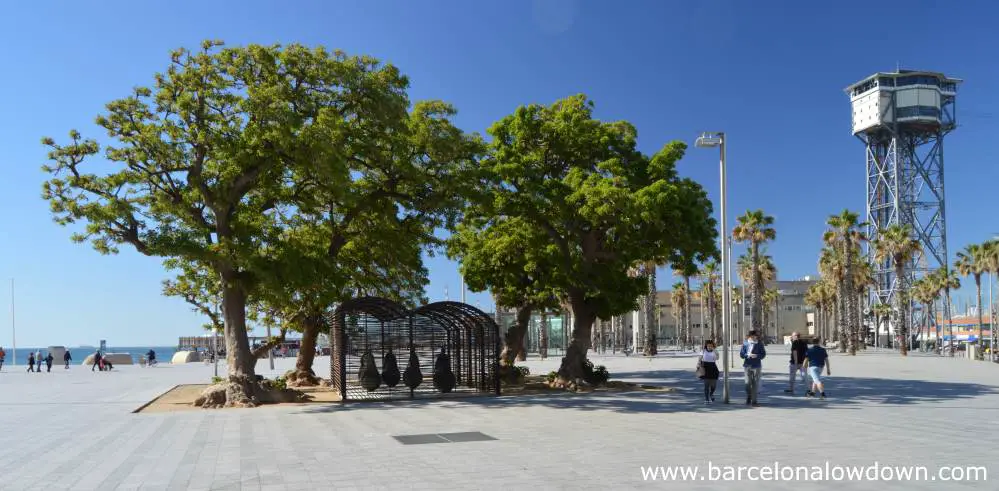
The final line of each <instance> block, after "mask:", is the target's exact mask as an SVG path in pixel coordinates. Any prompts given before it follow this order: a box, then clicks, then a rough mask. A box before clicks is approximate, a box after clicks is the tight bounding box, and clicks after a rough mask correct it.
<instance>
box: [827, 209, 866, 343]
mask: <svg viewBox="0 0 999 491" xmlns="http://www.w3.org/2000/svg"><path fill="white" fill-rule="evenodd" d="M859 219H860V215H858V214H856V213H854V212H852V211H850V210H843V211H842V212H841V213H840V214H839V215H832V216H830V217H829V220H827V221H826V223H827V224H828V225H829V230H827V231H826V233H825V234H824V235H823V241H825V243H826V244H828V245H829V246H830V247H833V248H838V249H840V250H841V251H842V254H843V265H844V268H845V269H844V271H843V296H844V298H843V300H842V302H843V304H844V306H845V309H844V311H843V314H844V317H846V318H845V319H841V320H840V324H841V325H842V326H843V328H844V329H845V330H846V332H847V334H848V342H849V344H850V346H849V349H850V354H851V355H856V354H857V341H858V334H859V333H860V322H859V319H858V318H859V313H860V308H859V306H858V305H857V302H856V300H857V297H856V295H855V294H854V291H855V289H854V285H853V282H854V273H853V270H854V268H855V260H854V256H855V255H856V254H857V251H859V250H860V244H861V243H862V242H863V241H864V240H867V238H866V237H864V234H863V232H861V231H860V229H861V226H862V225H863V224H862V223H860V222H859Z"/></svg>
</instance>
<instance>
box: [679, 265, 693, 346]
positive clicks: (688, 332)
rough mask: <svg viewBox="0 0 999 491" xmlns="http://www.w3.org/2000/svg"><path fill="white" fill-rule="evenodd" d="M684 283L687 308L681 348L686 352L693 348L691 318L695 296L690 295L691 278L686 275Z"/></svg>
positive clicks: (684, 315) (685, 309)
mask: <svg viewBox="0 0 999 491" xmlns="http://www.w3.org/2000/svg"><path fill="white" fill-rule="evenodd" d="M683 283H684V287H685V288H686V289H687V290H686V291H685V292H684V296H686V297H687V298H686V299H685V301H686V306H685V307H684V309H683V317H684V320H683V322H684V323H683V338H682V344H681V347H682V348H683V349H684V350H686V349H687V348H688V347H690V346H691V338H692V337H693V332H694V326H693V324H691V322H690V320H691V318H692V317H693V308H691V307H692V306H693V303H692V302H691V300H692V298H693V296H692V295H691V293H690V276H686V275H684V277H683Z"/></svg>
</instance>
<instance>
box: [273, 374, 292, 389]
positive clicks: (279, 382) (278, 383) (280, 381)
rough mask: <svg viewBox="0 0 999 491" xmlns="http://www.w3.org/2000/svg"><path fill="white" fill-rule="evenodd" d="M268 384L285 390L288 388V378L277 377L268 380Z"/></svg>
mask: <svg viewBox="0 0 999 491" xmlns="http://www.w3.org/2000/svg"><path fill="white" fill-rule="evenodd" d="M270 385H271V387H272V388H274V389H277V390H285V389H287V388H288V379H286V378H284V377H277V378H275V379H274V380H271V381H270Z"/></svg>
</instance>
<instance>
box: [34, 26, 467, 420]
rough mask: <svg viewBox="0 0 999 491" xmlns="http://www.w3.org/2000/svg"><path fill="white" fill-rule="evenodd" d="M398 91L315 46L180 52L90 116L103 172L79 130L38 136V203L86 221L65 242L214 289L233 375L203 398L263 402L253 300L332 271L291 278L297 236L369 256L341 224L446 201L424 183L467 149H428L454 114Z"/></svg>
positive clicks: (393, 72) (296, 270)
mask: <svg viewBox="0 0 999 491" xmlns="http://www.w3.org/2000/svg"><path fill="white" fill-rule="evenodd" d="M407 85H408V81H407V79H406V78H405V77H404V76H402V75H401V74H400V73H399V71H398V70H397V69H396V68H395V67H392V66H391V65H381V64H379V63H378V62H377V61H376V60H373V59H371V58H368V57H351V56H347V55H345V54H343V53H341V52H338V51H337V52H328V51H326V50H324V49H321V48H317V49H310V48H306V47H302V46H298V45H290V46H287V47H282V46H258V45H250V46H247V47H241V48H222V47H221V43H217V42H206V43H204V44H203V46H202V49H201V50H200V51H196V52H192V51H189V50H185V49H181V50H177V51H175V52H174V53H173V55H172V57H171V64H170V65H169V66H168V68H167V70H166V72H165V73H162V74H157V75H156V77H155V81H154V84H153V86H152V87H150V88H146V87H140V88H138V89H136V90H135V91H134V93H133V94H132V95H130V96H129V97H126V98H124V99H121V100H117V101H113V102H111V103H109V104H108V106H107V110H108V113H107V114H106V115H103V116H101V117H99V118H98V120H97V122H98V124H99V125H100V126H102V127H104V128H105V129H106V130H107V132H108V134H109V136H110V142H109V143H108V145H107V146H106V148H105V149H104V156H105V157H106V160H107V161H108V163H109V164H110V165H105V166H103V167H102V169H101V171H102V172H100V173H87V172H86V171H85V170H84V167H85V166H84V161H85V160H88V157H92V156H94V155H96V154H98V153H100V152H101V148H100V146H99V145H98V144H97V143H96V142H95V141H93V140H85V139H83V138H82V137H81V136H80V135H79V133H77V132H75V131H73V132H71V135H70V139H71V141H70V142H69V143H68V144H65V145H59V144H56V143H55V142H54V141H53V140H52V139H46V140H45V143H46V144H47V145H49V146H50V147H51V152H50V160H51V161H52V162H53V164H51V165H49V166H46V168H45V170H46V172H49V173H50V175H51V177H50V180H49V181H48V182H47V183H46V185H45V190H44V194H43V195H44V198H45V199H47V200H49V201H50V202H51V205H52V210H53V213H54V215H55V217H56V219H57V221H58V222H60V223H62V224H70V223H74V222H83V223H84V224H85V227H86V228H85V232H84V233H82V234H77V235H75V236H74V238H75V239H76V240H78V241H85V240H88V239H90V240H91V241H92V243H93V245H94V247H95V248H96V249H97V250H98V251H100V252H103V253H112V252H117V248H118V247H119V246H120V245H122V244H127V245H130V246H132V247H134V248H135V249H136V250H137V251H138V252H140V253H142V254H146V255H150V256H159V257H166V258H177V259H179V260H182V261H184V262H188V263H191V264H194V265H196V266H197V267H199V268H203V269H204V270H205V271H208V272H210V274H211V275H213V276H217V277H218V278H219V281H220V284H221V297H222V313H223V318H224V323H225V339H226V353H227V359H228V370H229V377H228V380H227V383H226V384H223V385H222V386H220V387H219V390H216V391H215V392H213V394H211V395H210V396H209V397H206V398H205V399H204V402H205V404H206V405H222V404H224V405H238V406H252V405H255V404H257V403H258V402H260V397H258V396H263V395H264V394H265V393H264V392H263V391H261V388H260V386H259V385H257V382H256V377H255V376H254V366H255V361H256V360H255V357H253V355H252V353H251V352H250V347H249V341H248V338H247V335H246V304H247V299H248V298H249V297H250V296H251V295H254V294H260V295H264V294H266V293H267V292H273V291H275V289H274V288H273V285H278V284H289V285H291V286H297V285H302V284H307V283H308V280H309V279H311V278H314V276H310V275H312V274H313V273H314V272H315V271H323V272H329V271H333V270H334V269H335V268H331V267H329V266H330V263H326V264H318V265H309V264H305V263H298V265H297V266H295V263H294V261H293V259H295V258H301V259H310V258H311V257H312V256H311V253H312V252H313V249H311V247H312V246H314V245H315V243H314V242H311V241H308V240H304V241H298V242H296V241H295V240H294V238H295V237H298V236H310V237H311V235H312V234H311V232H309V231H310V230H313V228H310V227H315V225H316V224H317V223H320V224H323V225H325V226H326V227H328V228H327V229H326V234H325V236H324V237H325V238H326V242H325V244H324V245H325V246H326V247H325V250H326V252H327V255H326V258H335V257H337V252H338V251H340V250H342V249H343V248H346V247H348V246H351V247H364V244H361V243H358V242H357V241H356V240H354V238H353V237H352V236H350V235H349V234H347V233H345V232H344V230H345V229H346V228H347V225H348V224H352V223H353V222H355V221H356V222H357V223H358V228H361V227H362V226H363V224H365V223H366V222H369V221H375V222H379V223H381V224H384V223H383V222H385V221H386V220H385V217H387V216H388V217H397V218H398V219H399V221H401V222H404V225H403V227H407V226H410V225H412V224H413V222H417V223H418V228H419V229H420V230H421V233H424V232H425V230H426V223H425V222H421V221H420V220H417V219H411V218H410V217H409V216H408V215H407V213H406V211H405V210H406V209H408V208H420V209H421V210H422V209H424V208H425V207H431V206H433V205H443V202H444V201H446V200H444V199H443V198H448V199H452V198H453V196H452V195H451V193H447V192H445V193H438V192H436V191H434V190H433V189H432V188H433V185H432V184H433V183H432V181H428V180H427V179H422V178H421V176H434V177H439V176H443V177H445V178H446V176H445V175H443V173H440V171H441V169H440V168H441V167H446V166H437V165H435V164H436V163H437V162H440V161H445V160H446V161H448V162H451V157H452V156H453V154H452V153H451V152H458V153H462V152H463V151H464V150H467V149H466V148H464V147H463V145H464V144H465V143H466V140H464V139H462V138H458V140H460V141H461V142H462V144H460V145H457V147H459V148H455V147H456V146H450V145H448V144H443V143H442V144H438V143H439V142H440V141H441V140H446V141H448V142H450V141H452V140H453V138H450V137H454V136H455V135H456V134H460V132H457V130H456V129H454V127H453V126H452V125H450V124H449V123H447V118H446V117H444V115H448V114H450V113H452V112H453V110H452V109H451V108H450V107H448V106H446V105H445V104H442V103H428V104H424V105H417V106H416V107H414V108H413V110H412V111H410V104H409V101H408V99H407V98H406V96H405V89H406V87H407ZM414 119H416V120H419V121H421V122H422V123H425V124H422V125H421V124H418V123H414ZM445 134H446V136H448V137H449V138H437V136H442V135H445ZM469 144H470V145H472V146H474V142H470V143H469ZM407 159H408V160H407ZM404 161H405V162H409V164H408V165H397V164H400V162H404ZM105 169H110V170H108V171H106V172H105V171H104V170H105ZM93 172H96V171H93ZM370 176H377V178H369V177H370ZM348 182H353V183H357V182H360V184H356V185H354V184H352V185H347V184H346V183H348ZM359 188H363V189H364V190H365V192H364V193H356V192H353V191H355V190H357V189H359ZM448 189H450V188H448ZM442 197H443V198H442ZM417 204H418V206H417ZM349 210H355V212H354V213H350V212H349ZM372 210H374V211H372ZM452 215H453V214H452ZM372 216H374V218H372ZM414 227H416V225H414ZM303 228H304V229H305V230H302V229H303ZM303 243H308V246H303V245H302V244H303ZM330 261H332V262H335V259H330ZM344 286H345V287H346V285H344ZM323 291H324V292H328V291H334V292H335V291H337V290H335V289H333V290H330V289H328V288H326V287H324V288H323ZM308 294H309V293H308V292H306V294H305V295H304V297H307V296H308ZM304 297H303V298H304ZM262 298H264V297H262ZM274 298H275V297H274V296H271V297H270V299H268V300H273V299H274ZM289 298H290V297H289ZM314 303H318V304H324V306H328V305H329V302H327V301H326V299H323V300H322V301H315V302H314ZM206 395H207V394H206Z"/></svg>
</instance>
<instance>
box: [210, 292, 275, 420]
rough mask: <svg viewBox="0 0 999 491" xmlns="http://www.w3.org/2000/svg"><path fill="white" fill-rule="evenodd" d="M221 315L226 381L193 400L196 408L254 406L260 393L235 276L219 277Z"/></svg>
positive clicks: (243, 303)
mask: <svg viewBox="0 0 999 491" xmlns="http://www.w3.org/2000/svg"><path fill="white" fill-rule="evenodd" d="M222 315H223V316H224V318H225V332H224V337H225V345H226V346H225V347H226V362H227V365H228V370H229V373H228V377H227V380H226V381H225V382H224V383H222V384H218V385H214V386H212V387H209V388H208V389H206V390H205V392H204V393H203V394H202V395H201V396H200V397H198V399H197V400H196V401H195V403H194V404H195V405H196V406H200V407H254V406H257V405H258V404H260V402H261V400H260V398H259V397H258V396H259V393H260V392H262V388H261V386H260V382H259V381H258V380H257V376H256V371H255V368H256V364H257V359H256V358H255V357H254V356H253V353H252V352H251V351H250V340H249V338H248V337H247V335H246V292H245V291H243V288H242V285H240V284H239V283H238V279H237V277H236V275H235V274H228V275H224V276H223V287H222Z"/></svg>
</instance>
